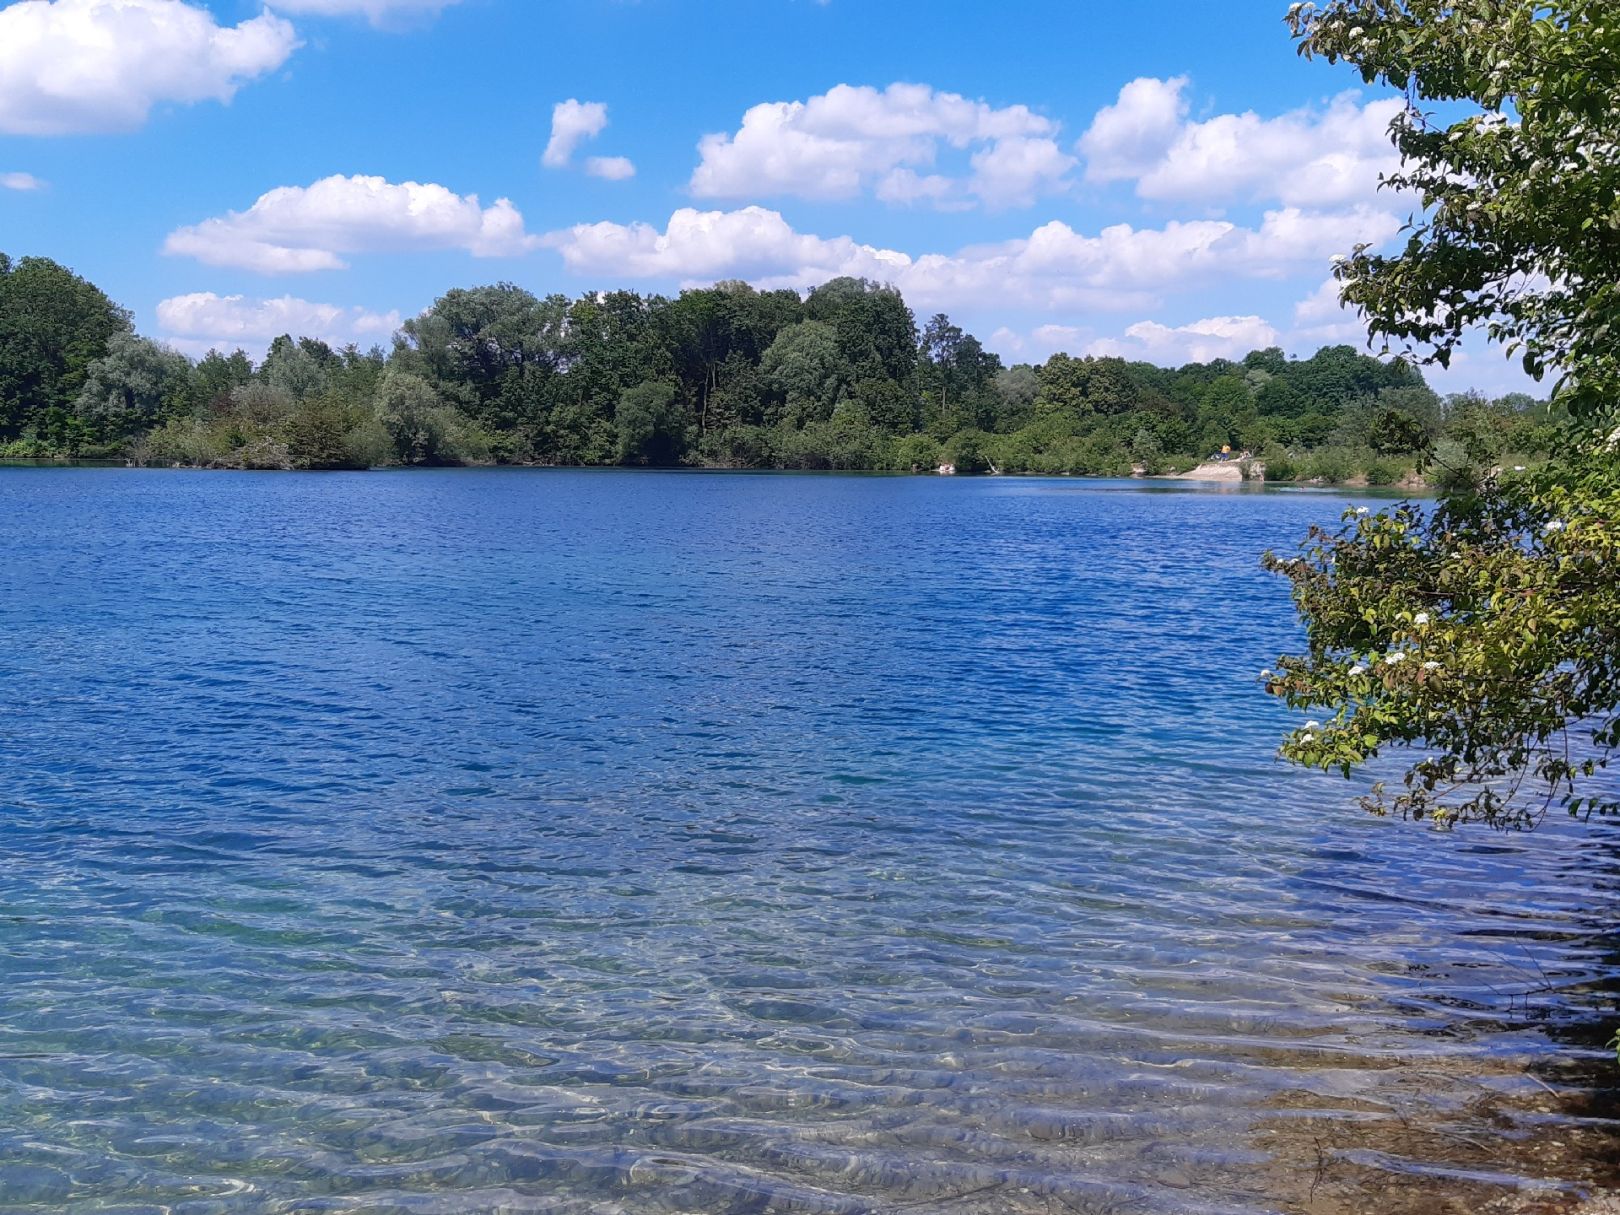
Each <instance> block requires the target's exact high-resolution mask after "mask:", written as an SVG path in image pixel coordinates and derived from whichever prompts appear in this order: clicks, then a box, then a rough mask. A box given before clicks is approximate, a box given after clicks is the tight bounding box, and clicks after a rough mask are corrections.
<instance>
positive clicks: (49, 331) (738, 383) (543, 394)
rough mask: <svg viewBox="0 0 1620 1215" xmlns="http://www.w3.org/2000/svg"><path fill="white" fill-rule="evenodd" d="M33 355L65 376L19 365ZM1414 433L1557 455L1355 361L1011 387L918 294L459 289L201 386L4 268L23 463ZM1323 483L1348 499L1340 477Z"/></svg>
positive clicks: (230, 361)
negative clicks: (384, 339) (543, 293)
mask: <svg viewBox="0 0 1620 1215" xmlns="http://www.w3.org/2000/svg"><path fill="white" fill-rule="evenodd" d="M45 296H49V297H51V298H49V299H44V298H43V297H45ZM57 297H60V298H57ZM8 299H9V300H10V301H11V302H10V304H8V303H7V300H8ZM42 300H43V302H42ZM19 304H20V305H21V306H19ZM8 309H10V310H9V311H8ZM8 326H9V327H10V328H9V329H8ZM36 339H38V341H36ZM30 341H35V345H36V346H37V347H38V350H36V353H38V352H39V351H44V354H42V355H41V356H40V357H38V358H35V357H33V356H32V355H29V356H28V357H26V358H18V357H13V356H16V354H17V352H18V351H22V352H23V353H24V354H27V351H28V350H31V349H34V347H30V346H29V345H28V343H29V342H30ZM8 351H9V352H10V354H8V353H7V352H8ZM8 358H9V359H10V361H9V362H8V361H7V360H8ZM92 369H93V373H94V374H93V376H92ZM68 387H71V391H70V392H69V391H67V388H68ZM7 401H9V402H12V405H11V406H4V402H7ZM305 406H308V408H304V407H305ZM7 409H9V410H10V412H9V413H7V412H5V410H7ZM1380 410H1382V411H1383V413H1380V412H1379V411H1380ZM1397 410H1398V411H1400V412H1401V416H1402V417H1405V416H1407V415H1411V416H1413V417H1420V422H1419V426H1420V429H1422V432H1423V435H1424V436H1425V437H1426V438H1428V437H1432V436H1433V435H1439V436H1440V437H1442V438H1448V439H1449V438H1454V439H1455V440H1456V443H1457V444H1458V445H1460V449H1462V450H1466V451H1474V450H1476V449H1479V450H1485V449H1490V450H1506V449H1507V448H1509V447H1511V448H1512V449H1514V450H1521V451H1550V450H1553V449H1554V448H1555V447H1556V446H1557V443H1558V438H1557V435H1556V426H1557V423H1558V421H1559V420H1560V419H1559V418H1558V417H1555V416H1554V414H1553V413H1551V412H1549V410H1548V408H1547V406H1546V405H1545V404H1543V403H1538V402H1534V401H1529V400H1512V399H1504V400H1502V401H1484V400H1483V399H1479V400H1477V401H1476V400H1474V399H1473V398H1469V399H1467V400H1463V399H1454V400H1453V401H1451V402H1448V403H1446V404H1445V406H1444V408H1442V406H1441V404H1440V403H1439V402H1438V400H1437V398H1435V397H1434V394H1433V393H1431V392H1429V390H1428V389H1427V388H1426V387H1424V386H1423V385H1422V380H1421V377H1419V376H1417V374H1416V373H1415V372H1414V371H1413V370H1412V369H1411V368H1410V367H1409V366H1407V365H1405V364H1402V363H1399V362H1393V363H1386V362H1380V361H1379V360H1377V359H1374V358H1370V357H1368V356H1366V355H1363V354H1358V353H1357V352H1356V351H1354V350H1352V349H1351V348H1349V347H1329V348H1327V349H1325V350H1323V351H1320V352H1318V354H1316V355H1314V356H1312V357H1311V358H1309V359H1303V360H1300V359H1289V358H1287V357H1286V356H1285V355H1284V354H1283V353H1282V351H1280V350H1276V349H1272V350H1266V351H1256V352H1254V353H1253V354H1252V355H1250V356H1249V357H1247V358H1246V359H1244V360H1243V362H1242V363H1235V362H1231V361H1229V360H1225V359H1218V360H1215V361H1214V362H1211V363H1208V364H1196V363H1195V364H1189V365H1187V366H1185V367H1181V368H1178V369H1175V370H1171V369H1167V368H1162V367H1156V366H1153V365H1151V364H1148V363H1128V362H1125V361H1124V360H1122V359H1118V358H1090V357H1087V358H1073V357H1070V356H1069V355H1066V354H1058V355H1054V356H1053V357H1052V358H1050V359H1048V360H1047V361H1046V363H1044V364H1043V365H1041V366H1039V367H1036V366H1032V365H1029V364H1020V365H1018V366H1015V367H1010V368H1007V367H1003V366H1002V365H1001V360H1000V359H999V358H997V357H996V356H995V355H994V354H991V353H989V352H988V351H986V350H985V349H984V347H983V346H982V344H981V343H980V342H979V341H978V340H977V339H976V338H975V337H974V336H973V335H972V334H969V333H967V332H965V331H964V330H963V329H962V328H961V327H960V326H959V325H957V324H955V323H954V322H952V321H951V319H950V318H949V317H947V316H944V315H936V316H934V317H931V318H930V319H929V320H928V322H927V324H926V325H925V326H923V328H922V330H921V332H919V330H918V327H917V324H916V320H915V318H914V317H913V315H912V313H911V310H910V309H909V308H908V307H907V306H906V303H905V300H904V299H903V298H901V296H900V293H899V292H898V291H896V290H894V289H893V288H892V287H888V286H884V285H880V284H877V283H872V282H869V281H866V280H862V279H854V278H840V279H834V280H832V281H831V282H828V283H825V284H823V285H822V286H820V287H818V288H816V289H815V290H814V291H812V292H810V293H809V295H808V297H806V298H804V299H801V298H800V297H799V295H798V294H797V293H795V292H793V291H763V292H762V291H757V290H755V289H754V288H753V287H750V286H748V285H747V284H746V283H739V282H723V283H718V284H716V285H715V286H713V287H709V288H702V289H688V290H684V291H682V292H681V293H680V294H679V295H678V296H677V297H676V298H674V299H669V298H665V297H663V296H658V295H651V296H643V295H640V294H637V293H635V292H631V291H610V292H591V293H588V294H585V295H582V296H580V297H579V298H577V299H572V300H570V299H566V298H564V297H562V296H547V297H544V298H542V297H539V296H536V295H534V294H533V293H531V292H529V291H526V290H524V289H523V288H521V287H517V286H514V285H512V284H509V283H498V284H494V285H491V286H482V287H474V288H470V289H457V290H453V291H449V292H447V293H446V294H445V295H443V296H441V297H440V298H439V299H437V300H436V301H434V303H433V305H432V306H431V307H430V308H428V309H427V310H426V311H425V312H423V313H422V314H421V315H420V316H417V317H413V318H412V319H411V320H409V321H407V322H406V323H405V324H404V325H402V326H401V328H400V331H399V333H398V335H397V336H396V338H395V341H394V343H393V348H392V350H391V351H389V352H386V353H385V352H384V351H382V350H380V349H373V350H370V351H361V350H359V349H357V348H356V347H354V346H349V347H346V348H344V349H342V350H338V349H334V348H333V347H331V346H330V345H328V344H327V343H325V342H323V341H320V340H318V339H314V338H309V337H295V336H293V335H283V336H282V337H280V338H277V339H276V340H275V341H274V342H273V343H272V344H271V346H270V349H269V351H268V353H267V355H266V357H265V359H264V362H263V363H262V364H261V365H260V366H258V367H257V368H255V367H254V365H253V363H252V361H251V360H250V359H249V358H248V356H247V355H246V354H245V353H243V352H242V351H236V352H234V353H231V354H224V353H221V352H217V351H216V352H211V353H210V354H208V355H207V356H206V357H205V358H203V359H202V360H201V361H200V362H197V363H195V364H193V363H191V362H190V361H188V360H187V359H185V358H184V357H183V356H181V355H179V354H177V353H175V352H173V351H168V350H165V349H164V348H162V347H160V346H157V345H154V344H153V343H151V342H149V341H145V340H144V339H140V338H137V337H135V336H134V335H133V334H131V333H130V332H129V330H128V322H127V318H125V316H124V314H123V313H122V312H120V311H119V310H118V309H117V308H116V307H114V306H113V305H112V304H111V302H110V301H108V300H107V299H106V297H105V296H102V295H101V294H100V292H98V291H96V289H95V288H94V287H92V286H91V285H90V284H88V283H85V282H83V280H80V279H77V278H75V277H74V276H72V275H71V274H69V273H68V272H67V271H65V270H63V269H62V268H61V267H59V266H56V265H55V264H54V263H50V262H45V261H42V260H40V259H28V260H25V261H23V262H21V263H18V264H17V265H15V266H13V265H12V264H11V263H9V262H6V263H5V265H4V267H3V268H0V450H3V451H6V452H11V453H16V454H28V455H37V456H41V457H59V456H64V455H67V456H72V455H76V454H86V453H91V452H103V453H109V454H118V455H126V456H128V457H129V458H130V459H132V460H134V461H136V462H150V463H171V464H184V465H199V466H208V467H216V466H217V467H251V468H289V467H294V466H299V467H337V466H344V467H348V466H361V465H373V464H388V465H405V466H434V465H454V464H468V463H485V462H500V463H531V464H564V465H581V464H586V465H589V464H632V465H678V464H708V465H712V466H718V467H725V468H824V469H833V468H838V469H842V468H870V469H891V468H892V469H900V470H906V471H911V470H918V471H923V470H927V471H932V470H933V469H935V468H937V467H938V464H939V462H940V461H941V460H942V459H944V458H946V456H947V455H950V454H952V452H951V451H947V448H951V449H954V448H955V447H958V446H962V445H963V444H965V445H966V450H965V451H964V452H962V453H958V454H962V455H963V459H961V460H959V461H957V463H959V464H961V465H963V466H964V467H966V468H979V467H980V466H981V464H982V466H983V468H984V470H986V471H989V470H995V471H1001V472H1011V473H1041V474H1064V475H1068V474H1075V475H1109V476H1116V475H1118V476H1122V475H1127V474H1129V472H1130V471H1131V467H1132V465H1133V464H1140V465H1141V466H1143V467H1144V468H1145V469H1147V470H1148V471H1150V472H1161V471H1163V470H1166V469H1178V468H1179V469H1185V468H1188V467H1190V466H1191V465H1192V464H1193V463H1196V461H1197V460H1198V459H1199V458H1201V457H1204V456H1207V455H1208V454H1209V453H1210V452H1211V451H1213V450H1218V449H1219V448H1220V447H1221V446H1222V445H1225V444H1230V445H1232V446H1233V447H1234V448H1236V449H1238V450H1251V451H1255V450H1260V449H1262V448H1267V447H1284V448H1287V449H1289V450H1291V451H1294V452H1297V453H1300V455H1299V460H1300V461H1305V460H1309V459H1310V458H1311V454H1310V453H1312V452H1313V451H1314V450H1315V449H1317V448H1320V447H1323V446H1326V445H1329V444H1330V443H1335V442H1336V443H1337V444H1338V445H1340V446H1343V447H1347V448H1352V449H1354V450H1353V451H1352V452H1351V453H1350V456H1349V457H1348V458H1350V459H1352V460H1354V461H1360V460H1361V459H1363V449H1364V448H1366V447H1367V446H1368V444H1369V443H1371V442H1374V438H1373V436H1374V434H1375V432H1376V434H1378V435H1379V436H1384V432H1383V431H1382V430H1378V427H1379V426H1381V425H1383V418H1384V414H1387V415H1388V416H1389V417H1390V418H1394V417H1395V416H1396V412H1397ZM1447 410H1449V411H1450V412H1449V413H1447ZM334 411H336V412H334ZM1425 411H1426V412H1425ZM340 414H341V417H340V416H339V415H340ZM8 418H9V419H10V421H7V419H8ZM1385 429H1389V427H1386V428H1385ZM1452 429H1455V431H1456V434H1455V435H1452V433H1451V431H1452ZM1391 434H1392V435H1393V434H1394V431H1393V430H1391ZM962 435H968V436H971V437H970V438H967V439H962V440H960V442H959V441H958V436H962ZM1347 436H1348V437H1347ZM1398 438H1399V436H1396V437H1393V438H1391V437H1388V436H1384V437H1379V438H1378V439H1377V442H1378V443H1379V445H1380V446H1381V447H1384V448H1392V447H1393V446H1395V445H1397V444H1398ZM1335 461H1337V462H1335ZM1319 463H1325V464H1326V465H1331V466H1332V467H1331V468H1329V469H1328V471H1329V472H1331V473H1332V475H1333V476H1334V477H1335V479H1337V478H1339V477H1340V476H1341V475H1348V474H1345V473H1343V470H1342V469H1341V468H1340V465H1342V463H1343V460H1342V459H1340V458H1338V457H1335V456H1333V455H1329V456H1325V457H1323V458H1322V460H1321V461H1319ZM1319 471H1320V470H1319Z"/></svg>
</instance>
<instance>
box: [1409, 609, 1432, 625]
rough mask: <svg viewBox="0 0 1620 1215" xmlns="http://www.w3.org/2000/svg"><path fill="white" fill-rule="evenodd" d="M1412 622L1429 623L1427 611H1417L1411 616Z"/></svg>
mask: <svg viewBox="0 0 1620 1215" xmlns="http://www.w3.org/2000/svg"><path fill="white" fill-rule="evenodd" d="M1412 623H1413V624H1428V623H1429V613H1427V612H1419V613H1418V614H1417V615H1416V616H1414V617H1412Z"/></svg>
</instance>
